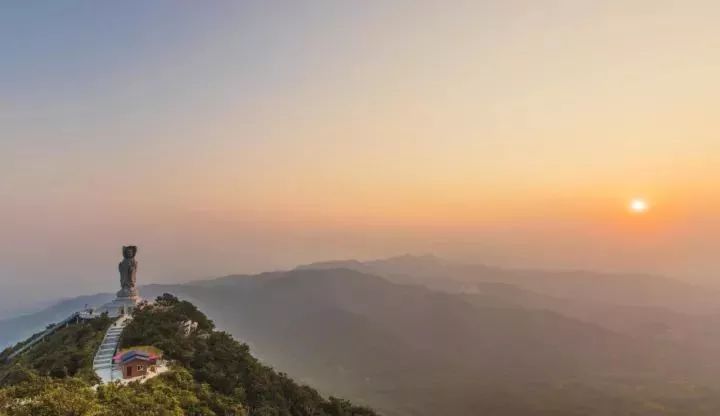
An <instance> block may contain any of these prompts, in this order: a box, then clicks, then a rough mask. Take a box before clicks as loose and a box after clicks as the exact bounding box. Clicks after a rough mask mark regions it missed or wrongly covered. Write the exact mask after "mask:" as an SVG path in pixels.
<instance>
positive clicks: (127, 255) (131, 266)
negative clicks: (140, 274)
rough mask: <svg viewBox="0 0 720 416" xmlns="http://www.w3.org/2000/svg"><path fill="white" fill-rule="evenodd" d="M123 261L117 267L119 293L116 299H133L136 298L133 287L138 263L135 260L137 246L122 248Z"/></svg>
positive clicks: (135, 290) (136, 292) (136, 294)
mask: <svg viewBox="0 0 720 416" xmlns="http://www.w3.org/2000/svg"><path fill="white" fill-rule="evenodd" d="M122 253H123V261H122V262H120V264H119V265H118V269H119V270H120V287H121V289H120V291H119V292H118V293H117V297H118V298H134V297H137V296H138V291H137V288H136V287H135V282H136V274H137V267H138V263H137V260H135V254H136V253H137V246H123V248H122Z"/></svg>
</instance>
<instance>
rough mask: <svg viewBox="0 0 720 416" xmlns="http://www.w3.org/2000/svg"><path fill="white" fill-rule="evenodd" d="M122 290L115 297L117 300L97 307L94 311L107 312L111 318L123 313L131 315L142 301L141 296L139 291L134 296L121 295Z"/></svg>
mask: <svg viewBox="0 0 720 416" xmlns="http://www.w3.org/2000/svg"><path fill="white" fill-rule="evenodd" d="M120 292H122V291H120ZM120 292H118V297H117V298H115V300H113V301H112V302H108V303H106V304H104V305H102V306H101V307H99V308H97V309H96V310H95V312H94V313H95V314H103V313H107V314H108V316H109V317H111V318H117V317H119V316H122V315H131V314H132V313H133V311H134V310H135V307H136V306H137V304H138V303H140V300H141V299H140V296H138V294H137V291H136V292H135V295H134V296H120V294H121V293H120Z"/></svg>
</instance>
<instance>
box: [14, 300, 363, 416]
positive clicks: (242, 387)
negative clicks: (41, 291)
mask: <svg viewBox="0 0 720 416" xmlns="http://www.w3.org/2000/svg"><path fill="white" fill-rule="evenodd" d="M187 321H191V322H194V323H196V325H194V329H193V331H192V332H187V331H183V330H182V325H183V323H185V322H187ZM110 324H111V320H110V319H108V318H107V317H100V318H95V319H91V320H86V321H80V322H77V323H73V324H69V325H68V326H67V327H65V328H62V329H60V330H58V331H56V332H55V333H53V334H52V335H50V336H48V338H47V339H46V340H43V342H41V343H39V344H38V345H37V346H35V347H33V348H31V349H30V350H28V351H27V352H25V353H23V354H22V355H20V356H19V357H18V358H16V359H15V360H13V361H12V362H9V363H7V362H5V358H6V357H7V356H8V354H9V353H10V352H11V351H12V350H13V349H7V350H6V351H4V352H3V353H2V355H1V356H0V358H2V359H3V362H4V363H3V364H0V414H2V415H7V416H21V415H22V416H25V415H37V414H43V415H48V416H51V415H58V416H61V415H62V416H68V415H77V416H85V415H88V416H90V415H93V416H95V415H98V416H115V415H117V416H120V415H131V414H132V415H178V416H179V415H203V416H214V415H223V416H246V415H247V416H250V415H252V416H279V415H284V416H374V415H375V413H374V412H373V411H372V410H369V409H367V408H363V407H359V406H355V405H352V404H351V403H349V402H347V401H345V400H341V399H337V398H333V397H331V398H330V399H325V398H323V397H322V396H321V395H320V394H319V393H318V392H317V391H315V390H314V389H312V388H310V387H307V386H303V385H300V384H298V383H296V382H295V381H293V380H292V379H291V378H289V377H288V376H287V375H286V374H283V373H279V372H276V371H275V370H273V369H272V368H270V367H268V366H266V365H263V364H262V363H260V362H259V361H258V360H257V359H256V358H255V357H253V356H252V355H251V354H250V350H249V348H248V346H247V345H245V344H241V343H239V342H237V341H235V340H234V339H233V338H232V337H231V336H230V335H229V334H227V333H225V332H221V331H217V330H216V329H215V325H214V324H213V322H212V321H211V320H209V319H208V318H207V317H206V316H205V315H204V314H203V313H202V312H200V311H199V310H198V309H197V308H196V307H195V305H193V304H192V303H190V302H188V301H181V300H179V299H177V298H176V297H174V296H172V295H168V294H165V295H163V296H162V297H159V298H158V299H157V301H156V302H155V303H153V304H143V305H142V306H141V307H139V308H138V309H137V310H136V311H135V312H134V314H133V320H132V322H131V323H130V324H129V325H128V326H127V327H126V328H125V331H124V332H123V335H122V338H121V343H122V345H123V346H132V345H137V344H148V345H153V346H155V347H157V348H159V349H161V350H163V351H164V354H165V358H167V359H168V360H169V362H170V363H171V371H169V372H167V373H164V374H161V375H159V376H157V377H155V378H153V379H151V380H148V381H147V382H145V383H143V384H140V383H130V384H128V385H125V386H120V385H117V384H109V385H99V386H97V385H96V383H97V382H98V378H97V377H96V376H95V375H94V374H93V373H92V360H93V354H94V352H95V351H94V350H95V348H97V346H98V345H99V344H100V341H101V340H102V337H103V333H104V331H105V329H107V328H108V327H109V325H110ZM93 385H96V387H95V388H94V389H93V388H91V387H92V386H93Z"/></svg>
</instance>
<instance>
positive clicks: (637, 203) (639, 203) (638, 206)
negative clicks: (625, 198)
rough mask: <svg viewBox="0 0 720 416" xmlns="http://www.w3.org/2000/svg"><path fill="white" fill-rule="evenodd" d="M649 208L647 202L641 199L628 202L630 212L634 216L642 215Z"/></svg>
mask: <svg viewBox="0 0 720 416" xmlns="http://www.w3.org/2000/svg"><path fill="white" fill-rule="evenodd" d="M649 208H650V206H649V205H648V203H647V201H646V200H644V199H642V198H635V199H633V200H632V201H630V211H631V212H633V213H635V214H644V213H645V212H647V210H648V209H649Z"/></svg>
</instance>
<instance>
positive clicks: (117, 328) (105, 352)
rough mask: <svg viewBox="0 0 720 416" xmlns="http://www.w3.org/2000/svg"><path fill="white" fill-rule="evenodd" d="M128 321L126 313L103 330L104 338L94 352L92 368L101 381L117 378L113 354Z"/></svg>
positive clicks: (107, 381)
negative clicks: (105, 330)
mask: <svg viewBox="0 0 720 416" xmlns="http://www.w3.org/2000/svg"><path fill="white" fill-rule="evenodd" d="M129 322H130V317H129V316H127V315H123V316H121V317H120V318H119V319H118V320H117V321H115V323H114V324H112V325H111V326H110V328H108V330H107V332H105V338H103V341H102V343H101V344H100V347H98V350H97V352H96V353H95V359H94V360H93V370H95V374H97V375H98V377H100V380H102V383H109V382H111V381H113V380H116V379H118V378H119V377H118V375H117V374H116V373H117V371H116V370H115V368H114V365H113V356H115V352H116V351H117V347H118V343H119V342H120V334H122V331H123V329H124V328H125V326H126V325H127V324H128V323H129Z"/></svg>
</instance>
